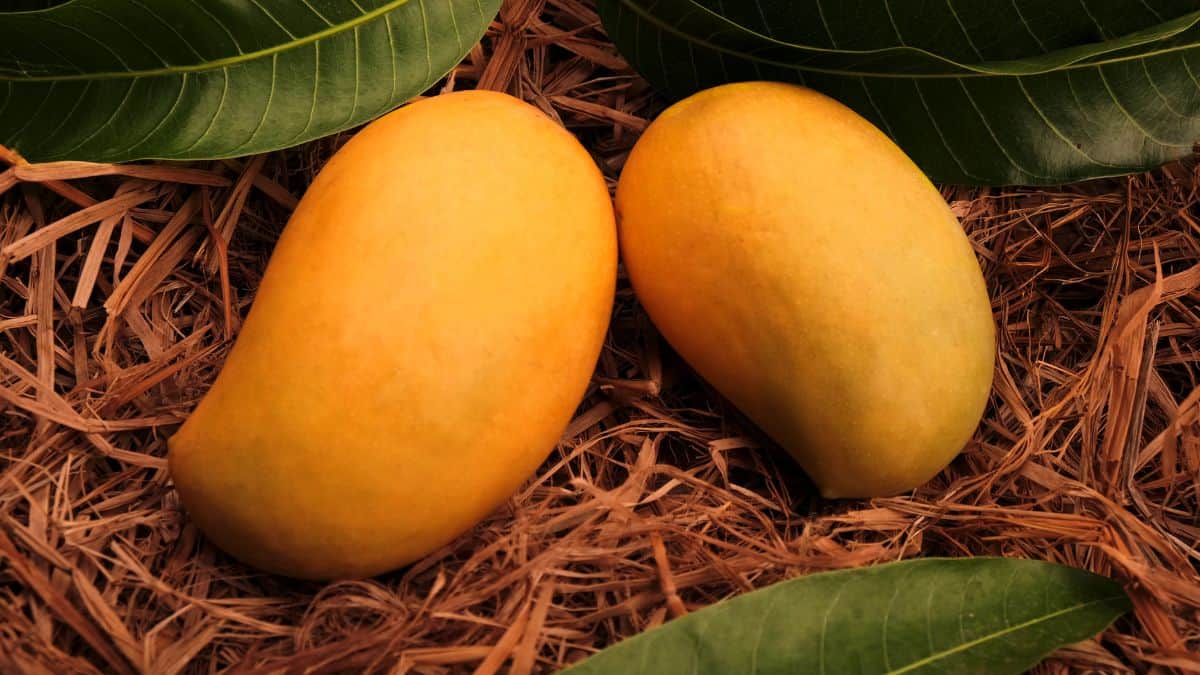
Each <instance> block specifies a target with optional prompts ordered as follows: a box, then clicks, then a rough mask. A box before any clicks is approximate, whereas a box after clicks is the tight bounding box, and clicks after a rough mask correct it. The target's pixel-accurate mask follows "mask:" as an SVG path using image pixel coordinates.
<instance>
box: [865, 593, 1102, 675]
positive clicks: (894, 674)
mask: <svg viewBox="0 0 1200 675" xmlns="http://www.w3.org/2000/svg"><path fill="white" fill-rule="evenodd" d="M1124 597H1125V596H1122V595H1112V596H1109V597H1106V598H1100V599H1099V600H1092V601H1091V602H1083V603H1079V604H1076V605H1071V606H1070V607H1064V608H1062V609H1060V610H1057V611H1054V612H1050V613H1049V614H1045V615H1043V616H1039V617H1035V618H1033V619H1030V620H1028V621H1023V622H1021V623H1019V624H1016V625H1013V626H1009V627H1007V628H1004V629H1003V630H998V631H995V632H992V633H988V634H987V635H984V636H982V637H978V638H975V639H974V640H970V641H968V642H964V643H962V644H960V645H955V646H954V647H951V648H950V649H945V650H942V651H940V652H937V653H935V654H930V655H929V656H926V657H925V658H923V659H920V660H917V661H913V662H912V663H910V664H908V665H907V666H904V667H902V668H897V669H896V670H889V671H888V672H887V673H886V675H902V674H903V673H911V672H913V671H914V670H916V669H918V668H922V667H924V666H927V665H929V664H931V663H936V662H938V661H940V660H942V659H946V658H950V657H951V656H954V655H955V654H959V653H961V652H965V651H967V650H968V649H973V648H975V647H978V646H979V645H982V644H985V643H987V642H990V641H992V640H998V639H1000V638H1002V637H1004V636H1005V635H1009V634H1010V633H1015V632H1017V631H1020V630H1025V629H1026V628H1030V627H1032V626H1036V625H1038V624H1040V623H1044V622H1046V621H1050V620H1052V619H1057V618H1058V617H1060V616H1065V615H1067V614H1070V613H1072V612H1080V611H1083V610H1085V609H1087V608H1088V607H1091V606H1092V605H1099V604H1103V603H1107V602H1112V601H1114V600H1118V601H1119V600H1122V599H1124Z"/></svg>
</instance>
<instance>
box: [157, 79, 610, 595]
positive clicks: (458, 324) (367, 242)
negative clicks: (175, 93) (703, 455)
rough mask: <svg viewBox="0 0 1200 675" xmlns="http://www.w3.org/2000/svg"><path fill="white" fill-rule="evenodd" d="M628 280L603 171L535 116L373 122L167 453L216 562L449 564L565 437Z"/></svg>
mask: <svg viewBox="0 0 1200 675" xmlns="http://www.w3.org/2000/svg"><path fill="white" fill-rule="evenodd" d="M616 269H617V241H616V224H615V222H614V218H613V211H612V202H611V200H610V198H609V195H608V191H607V189H606V186H605V183H604V179H603V177H602V175H601V173H600V171H599V170H598V168H597V167H596V165H595V163H594V162H593V160H592V158H591V156H590V155H589V154H588V153H587V151H586V150H584V148H583V147H582V146H581V145H580V144H579V143H578V142H577V141H576V140H575V138H574V137H573V136H571V134H570V133H568V132H567V131H566V130H564V129H562V128H561V127H560V126H558V125H557V124H555V123H554V122H552V121H551V120H550V119H549V118H547V117H546V116H545V115H543V114H542V113H541V112H540V111H538V110H537V109H536V108H533V107H532V106H529V105H527V104H525V103H522V102H521V101H518V100H517V99H515V98H512V97H510V96H507V95H503V94H498V93H489V92H464V93H455V94H449V95H444V96H438V97H435V98H431V99H427V100H424V101H421V102H418V103H414V104H412V105H409V106H407V107H404V108H402V109H400V110H398V111H396V112H393V113H391V114H389V115H387V116H385V117H382V118H380V119H379V120H377V121H375V122H373V123H372V124H370V125H369V126H367V127H366V128H365V129H363V130H362V131H361V132H359V133H358V134H357V135H356V136H355V137H354V138H353V139H352V140H350V141H349V143H347V144H346V146H345V147H343V148H342V149H341V150H340V151H338V152H337V154H336V155H335V156H334V157H333V158H332V159H331V160H330V161H329V162H328V164H327V165H326V166H325V167H324V168H323V169H322V170H321V172H320V174H319V175H318V176H317V178H316V180H315V181H314V182H313V184H312V186H311V187H310V188H309V189H308V191H307V193H306V194H305V195H304V198H303V199H302V200H301V202H300V205H299V207H298V208H297V209H296V212H295V214H294V215H293V216H292V218H291V220H290V221H289V222H288V224H287V227H286V228H285V230H284V232H283V235H282V236H281V238H280V240H279V243H278V245H277V246H276V248H275V251H274V253H273V255H272V257H271V261H270V263H269V265H268V267H267V270H266V273H265V276H264V277H263V279H262V283H261V287H260V288H259V291H258V294H257V296H256V297H255V299H254V305H253V308H252V310H251V312H250V314H249V317H248V318H247V320H246V323H245V325H244V327H243V328H242V330H241V333H240V335H239V336H238V338H237V342H236V344H235V345H234V347H233V349H232V350H231V352H230V354H229V357H228V360H227V361H226V363H225V365H224V368H223V370H222V371H221V373H220V376H219V377H218V378H217V380H216V382H215V383H214V384H213V386H212V389H211V390H210V391H209V392H208V393H207V395H206V396H205V397H204V399H203V400H202V401H201V402H200V404H199V406H198V407H197V408H196V410H195V412H194V413H193V414H192V415H191V417H190V418H189V419H188V420H187V421H186V423H185V424H184V425H183V426H182V427H181V428H180V430H179V432H178V433H177V434H176V435H175V436H173V437H172V438H171V439H170V453H169V460H170V470H171V474H172V476H173V478H174V481H175V485H176V488H177V489H178V491H179V496H180V498H181V500H182V502H183V505H184V506H185V507H186V510H187V511H188V512H189V513H190V515H191V517H192V519H193V520H194V521H195V523H196V524H197V525H198V526H199V527H200V529H201V530H202V531H203V532H204V533H205V534H206V535H207V536H208V537H209V538H210V539H211V540H212V541H213V542H215V543H216V544H217V545H218V546H219V547H221V548H222V549H224V550H226V551H227V552H229V553H231V554H233V555H234V556H236V557H238V558H240V559H242V560H244V561H245V562H248V563H251V564H253V565H255V566H257V567H260V568H263V569H265V570H269V571H272V572H278V573H282V574H286V575H290V576H294V577H302V578H311V579H329V578H347V577H362V576H370V575H374V574H378V573H381V572H384V571H387V570H390V569H394V568H396V567H399V566H402V565H405V564H407V563H410V562H412V561H414V560H417V559H419V558H421V557H422V556H424V555H426V554H428V553H430V552H431V551H434V550H435V549H437V548H439V547H441V546H443V545H445V544H446V543H448V542H450V541H451V540H452V539H453V538H455V537H456V536H457V535H459V534H461V533H462V532H464V531H465V530H467V529H469V528H471V527H472V526H473V525H475V524H476V523H478V522H479V521H480V520H481V519H482V518H484V517H485V516H486V515H487V514H488V513H489V512H491V511H493V510H494V509H496V508H497V507H498V506H499V505H500V504H502V503H503V502H504V500H505V499H507V498H508V497H510V496H511V494H512V493H513V492H514V491H515V490H516V489H517V488H518V487H519V486H520V485H521V483H522V482H523V481H525V480H526V479H528V478H529V476H530V475H531V474H532V472H534V471H535V470H536V468H537V467H538V465H539V464H540V463H541V462H542V461H543V460H544V459H545V458H546V456H547V455H548V454H549V452H550V450H552V449H553V447H554V446H555V444H556V443H557V441H558V440H559V439H560V436H561V434H562V432H563V430H564V428H565V427H566V425H567V423H568V422H569V421H570V418H571V415H572V414H573V412H574V410H575V408H576V406H577V405H578V404H579V402H580V399H581V398H582V397H583V395H584V393H585V391H586V388H587V386H588V382H589V380H590V377H591V374H592V371H593V368H594V367H595V363H596V359H597V357H598V355H599V353H600V348H601V345H602V343H603V340H604V335H605V332H606V330H607V326H608V319H609V314H610V312H611V306H612V301H613V293H614V287H615V284H616Z"/></svg>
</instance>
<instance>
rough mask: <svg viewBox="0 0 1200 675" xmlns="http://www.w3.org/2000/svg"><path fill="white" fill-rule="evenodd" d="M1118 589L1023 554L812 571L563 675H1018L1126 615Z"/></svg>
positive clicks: (672, 625) (1126, 603) (669, 627)
mask: <svg viewBox="0 0 1200 675" xmlns="http://www.w3.org/2000/svg"><path fill="white" fill-rule="evenodd" d="M1129 608H1130V603H1129V600H1128V598H1127V597H1126V596H1125V594H1124V592H1123V591H1122V590H1121V587H1120V586H1119V585H1117V584H1116V583H1115V582H1113V581H1112V580H1109V579H1105V578H1103V577H1099V576H1096V575H1093V574H1089V573H1087V572H1084V571H1082V570H1077V569H1073V568H1070V567H1062V566H1059V565H1051V564H1048V563H1042V562H1035V561H1030V560H1006V559H1000V558H965V559H958V560H949V559H924V560H912V561H906V562H900V563H893V564H888V565H880V566H878V567H871V568H865V569H858V570H850V571H842V572H831V573H828V574H814V575H810V576H807V577H802V578H799V579H794V580H792V581H785V582H783V583H779V584H775V585H774V586H770V587H768V588H765V589H762V590H759V591H755V592H753V593H748V594H746V595H742V596H740V597H737V598H734V599H732V600H727V601H725V602H722V603H718V604H716V605H713V606H711V607H708V608H706V609H703V610H700V611H698V612H693V613H692V614H689V615H688V616H686V617H683V618H681V619H677V620H675V621H672V622H670V623H668V624H666V625H664V626H662V627H659V628H657V629H654V630H651V631H649V632H646V633H643V634H642V635H638V636H636V637H634V638H631V639H629V640H626V641H625V642H622V643H619V644H617V645H615V646H613V647H610V648H609V649H606V650H604V651H602V652H600V653H599V654H597V655H595V656H593V657H591V658H590V659H588V660H586V661H584V662H582V663H581V664H579V665H577V666H575V667H573V668H569V669H568V670H567V671H565V672H566V673H569V675H675V674H677V673H678V674H680V675H697V674H699V675H709V674H712V675H717V674H720V675H740V674H742V673H745V674H747V675H749V674H751V673H779V674H781V675H783V674H791V673H830V674H834V673H836V674H838V675H842V674H845V673H864V674H865V673H922V674H924V673H946V674H948V675H951V674H955V673H972V674H977V675H979V674H982V675H988V674H996V675H1001V674H1007V673H1022V672H1024V671H1025V670H1027V669H1028V668H1030V667H1032V666H1033V665H1035V664H1036V663H1037V662H1038V661H1040V660H1041V659H1042V658H1043V657H1045V656H1046V655H1047V654H1049V653H1050V652H1051V651H1053V650H1054V649H1057V648H1059V647H1062V646H1064V645H1068V644H1072V643H1074V642H1079V641H1081V640H1084V639H1087V638H1088V637H1090V636H1092V635H1094V634H1096V633H1098V632H1100V631H1101V630H1103V629H1104V628H1105V627H1107V626H1108V625H1109V624H1110V623H1112V622H1113V620H1115V619H1116V618H1117V617H1118V616H1120V615H1121V614H1123V613H1125V612H1126V611H1128V610H1129Z"/></svg>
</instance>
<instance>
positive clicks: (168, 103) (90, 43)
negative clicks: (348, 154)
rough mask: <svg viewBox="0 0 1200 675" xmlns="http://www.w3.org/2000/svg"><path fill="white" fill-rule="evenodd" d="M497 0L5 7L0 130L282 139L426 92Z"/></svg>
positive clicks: (110, 153) (254, 143) (316, 133)
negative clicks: (16, 10) (10, 10)
mask: <svg viewBox="0 0 1200 675" xmlns="http://www.w3.org/2000/svg"><path fill="white" fill-rule="evenodd" d="M499 5H500V0H357V1H353V2H345V1H344V0H303V1H301V2H293V1H292V0H251V1H250V2H246V1H244V0H203V2H149V1H147V0H73V1H72V2H68V3H66V4H63V5H59V6H56V7H53V8H50V9H46V10H43V11H38V12H23V13H12V14H4V15H0V143H2V144H4V145H7V146H9V147H11V148H14V149H16V150H17V151H18V152H20V153H22V154H23V155H25V156H26V157H27V158H28V159H31V160H51V159H64V158H71V159H88V160H96V161H123V160H130V159H142V158H166V159H195V158H212V157H228V156H234V155H244V154H250V153H255V152H261V151H264V150H271V149H275V148H281V147H286V146H289V145H294V144H297V143H301V142H304V141H307V140H311V139H313V138H318V137H320V136H323V135H326V134H330V133H333V132H335V131H339V130H342V129H346V128H349V127H352V126H355V125H358V124H361V123H363V122H365V121H367V120H370V119H372V118H374V117H376V116H378V115H380V114H382V113H384V112H386V111H388V110H390V109H392V108H394V107H396V106H397V105H400V104H401V103H403V102H404V101H406V100H408V99H410V98H412V97H413V96H415V95H417V94H419V93H421V92H422V91H424V90H425V89H427V88H428V87H429V86H431V85H432V84H433V83H435V82H437V80H438V79H440V78H441V77H442V76H443V75H445V74H446V72H447V71H449V70H450V69H451V68H453V67H454V65H455V64H457V63H458V61H459V60H461V59H462V57H463V56H464V55H465V54H466V53H467V51H468V50H470V48H471V47H472V46H474V45H475V43H476V42H477V41H478V40H479V38H480V37H481V36H482V35H483V32H484V30H486V28H487V26H488V24H489V23H490V22H491V20H492V18H493V17H494V16H495V14H496V12H497V11H498V9H499Z"/></svg>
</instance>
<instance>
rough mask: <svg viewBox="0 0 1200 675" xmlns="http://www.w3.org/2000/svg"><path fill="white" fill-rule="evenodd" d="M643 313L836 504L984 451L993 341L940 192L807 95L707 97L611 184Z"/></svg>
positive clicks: (737, 89)
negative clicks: (976, 438)
mask: <svg viewBox="0 0 1200 675" xmlns="http://www.w3.org/2000/svg"><path fill="white" fill-rule="evenodd" d="M617 221H618V230H619V235H620V241H621V255H622V258H623V260H624V263H625V266H626V269H627V270H628V273H629V276H630V279H631V281H632V283H633V287H634V291H635V292H636V293H637V296H638V298H639V299H640V301H641V303H642V305H643V306H644V307H645V309H646V311H647V312H648V313H649V315H650V317H651V319H652V320H653V321H654V323H655V324H656V325H657V327H658V328H659V330H660V331H661V332H662V334H663V336H664V337H665V338H666V339H667V341H668V342H669V343H670V344H671V345H672V346H673V347H674V348H675V349H676V351H678V352H679V354H680V355H681V356H682V357H683V358H684V359H686V360H687V361H688V362H689V363H690V364H691V365H692V366H693V367H694V368H695V369H696V371H697V372H698V373H699V374H700V375H701V376H703V377H704V378H706V379H707V380H708V381H709V382H711V383H712V385H713V386H714V387H716V388H717V389H718V390H719V391H720V392H721V393H722V394H724V395H725V396H726V397H727V398H728V399H729V400H730V401H731V402H732V403H733V404H734V405H736V406H737V407H738V408H740V409H741V410H742V411H743V412H745V413H746V414H747V415H748V416H749V417H750V418H751V419H753V420H754V421H755V422H756V423H758V425H759V426H761V427H762V429H763V430H764V431H766V432H767V434H768V435H770V436H771V437H773V438H774V439H775V440H776V441H777V442H778V443H779V444H780V445H782V446H783V447H784V448H785V449H786V450H788V451H789V452H790V453H791V454H792V455H793V456H795V458H796V459H797V460H798V461H799V463H800V464H801V465H802V466H803V468H804V469H805V470H806V471H807V472H808V474H809V475H810V476H811V477H812V478H813V480H814V481H815V482H816V484H817V485H818V487H819V488H820V489H821V491H822V493H823V494H825V495H826V496H828V497H871V496H883V495H890V494H895V493H899V492H903V491H906V490H909V489H912V488H914V487H916V486H918V485H920V484H922V483H924V482H926V481H927V480H929V479H930V478H931V477H933V476H934V475H935V474H937V473H938V472H939V471H940V470H941V469H942V468H944V467H945V466H946V465H947V464H948V463H949V462H950V460H951V459H953V457H954V456H955V455H956V454H958V452H959V451H960V450H961V449H962V447H963V446H964V444H965V443H966V442H967V441H968V440H969V439H970V437H971V435H972V433H973V431H974V429H975V427H976V426H977V425H978V423H979V419H980V416H981V415H982V412H983V410H984V406H985V404H986V402H987V398H988V394H989V391H990V388H991V381H992V370H993V363H994V358H995V356H994V354H995V326H994V323H993V319H992V314H991V305H990V302H989V300H988V294H987V289H986V287H985V284H984V280H983V275H982V273H981V271H980V268H979V263H978V261H977V260H976V258H975V255H974V252H973V250H972V247H971V245H970V242H969V241H968V240H967V238H966V236H965V235H964V234H963V231H962V229H961V227H960V225H959V223H958V221H957V219H956V218H955V217H954V215H953V213H952V212H951V211H950V209H949V208H948V206H947V205H946V203H945V201H944V200H943V199H942V198H941V196H940V195H939V194H938V191H937V190H936V189H935V188H934V186H933V185H932V184H930V182H929V180H928V179H927V178H926V177H925V176H924V175H923V174H922V173H921V171H920V170H919V169H918V168H917V167H916V166H915V165H914V164H913V163H912V161H911V160H909V158H908V157H907V156H905V155H904V153H903V152H902V151H901V150H900V149H899V148H898V147H896V145H895V144H893V143H892V142H891V140H890V139H888V138H887V137H886V136H885V135H884V134H883V133H881V132H880V131H879V130H878V129H876V128H875V127H874V126H872V125H871V124H870V123H869V122H867V121H866V120H864V119H862V118H861V117H859V116H858V115H856V114H855V113H854V112H852V111H851V110H850V109H848V108H846V107H844V106H842V105H841V104H839V103H837V102H835V101H833V100H832V99H830V98H827V97H825V96H823V95H820V94H818V93H815V92H813V91H810V90H807V89H803V88H800V87H796V86H791V85H785V84H776V83H766V82H752V83H742V84H733V85H726V86H722V87H717V88H715V89H710V90H707V91H704V92H700V93H698V94H696V95H694V96H692V97H691V98H688V99H686V100H684V101H681V102H679V103H677V104H676V105H674V106H672V107H671V108H669V109H668V110H667V111H665V112H664V113H663V114H662V115H661V116H660V117H659V118H658V119H657V120H656V121H655V122H654V123H653V124H651V125H650V127H649V129H648V130H647V131H646V133H645V135H643V136H642V138H641V139H640V140H639V141H638V143H637V145H636V146H635V147H634V149H633V152H632V153H631V155H630V157H629V160H628V163H627V164H626V166H625V169H624V171H623V173H622V175H621V178H620V183H619V185H618V188H617Z"/></svg>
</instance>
